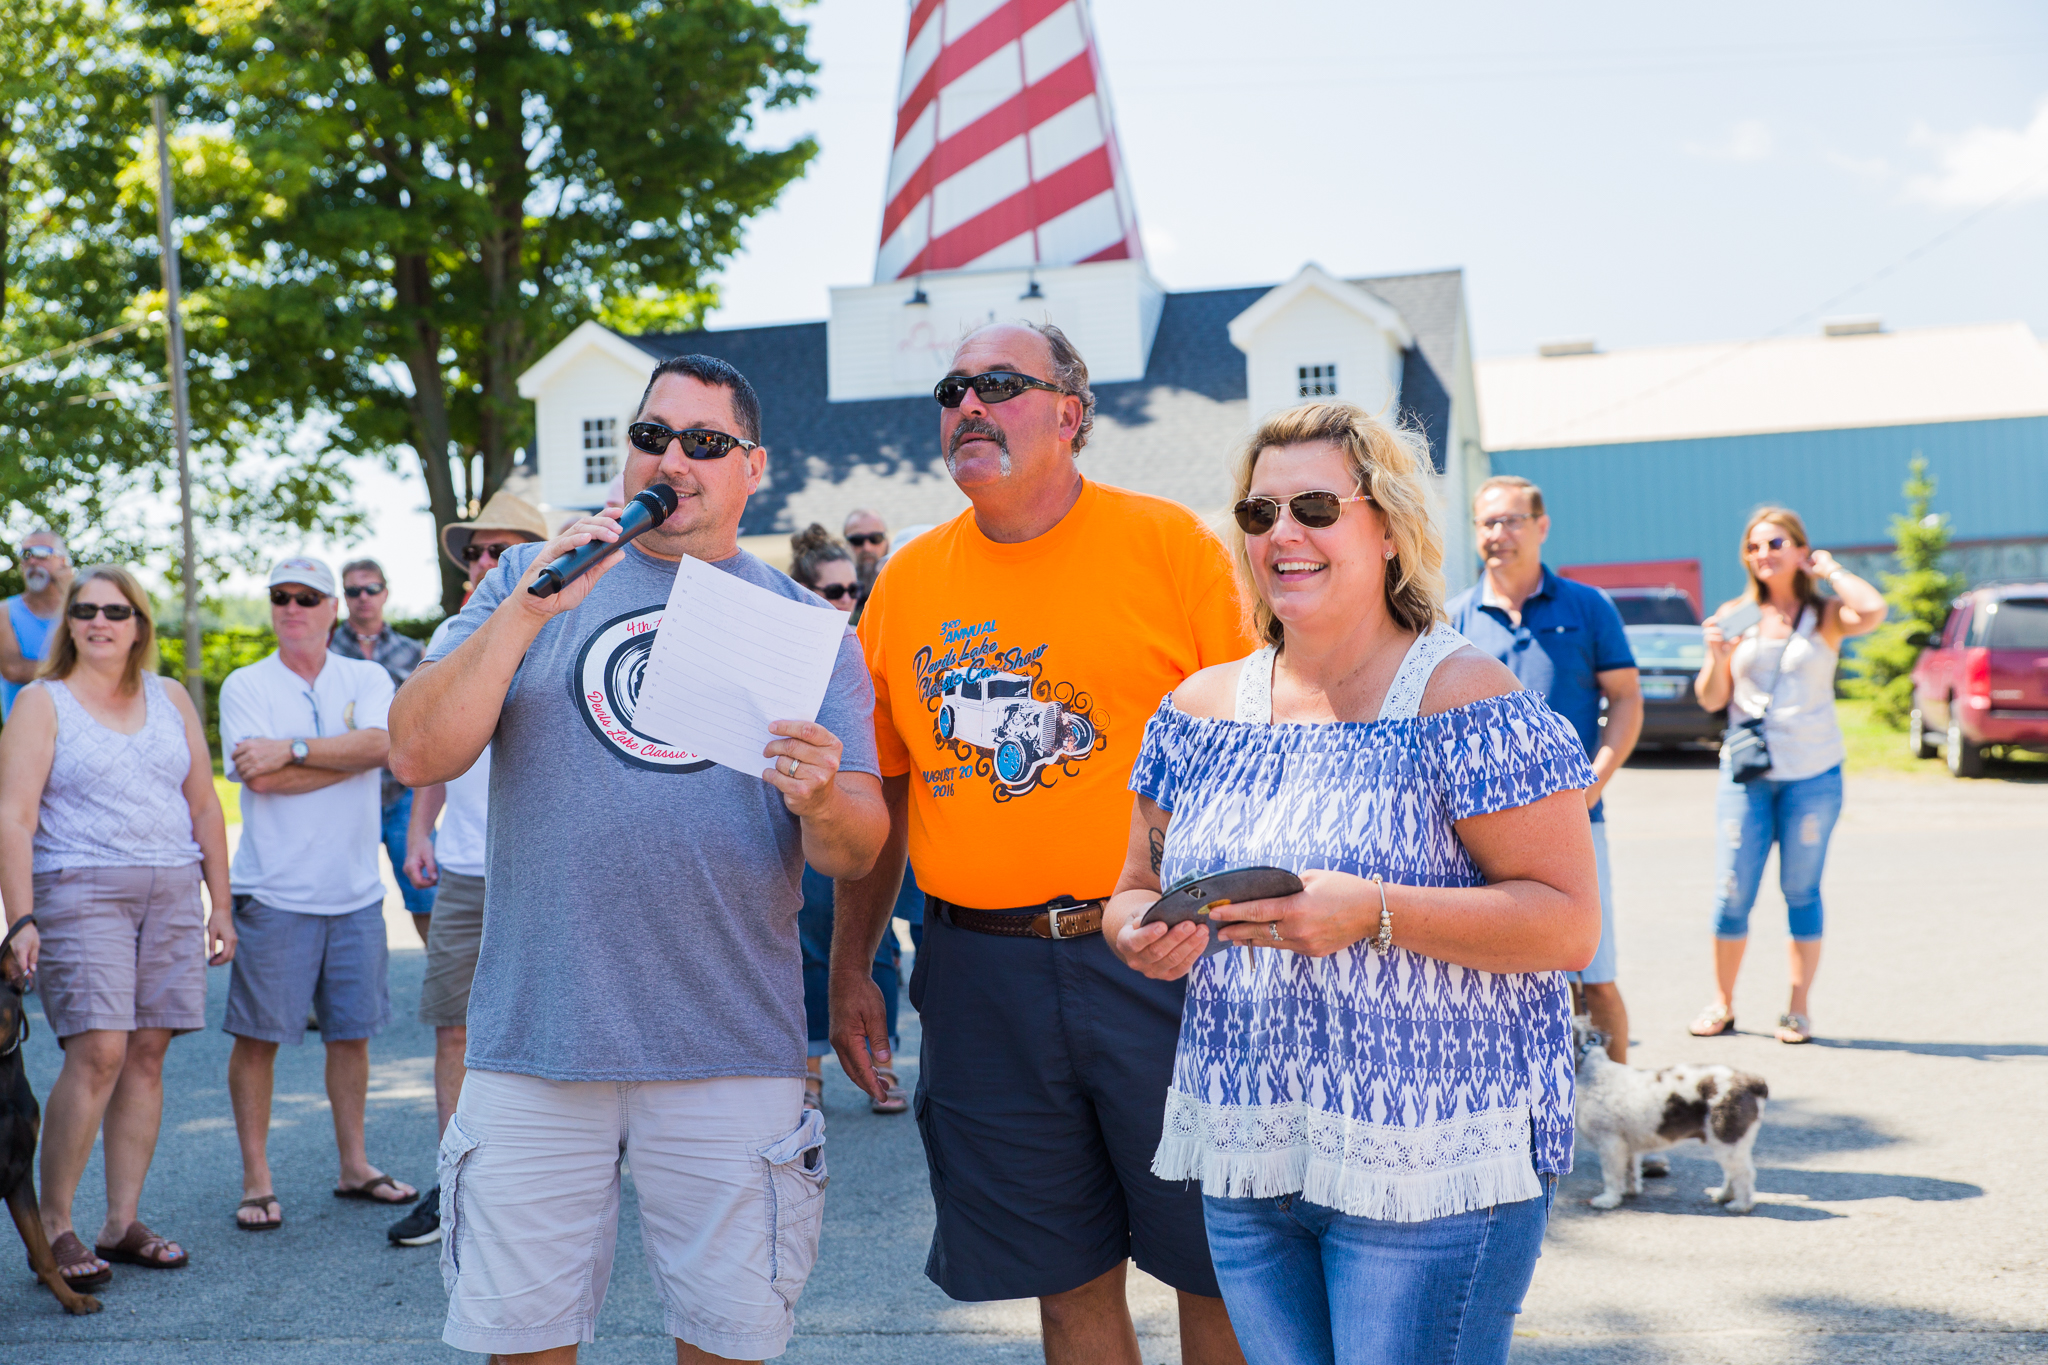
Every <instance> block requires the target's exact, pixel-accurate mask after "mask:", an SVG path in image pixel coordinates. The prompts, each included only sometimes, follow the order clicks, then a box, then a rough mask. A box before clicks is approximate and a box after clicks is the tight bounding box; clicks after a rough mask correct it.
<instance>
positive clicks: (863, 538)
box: [846, 531, 889, 550]
mask: <svg viewBox="0 0 2048 1365" xmlns="http://www.w3.org/2000/svg"><path fill="white" fill-rule="evenodd" d="M888 538H889V533H888V532H887V531H866V532H863V533H862V534H860V535H857V536H848V537H847V538H846V543H847V544H848V545H851V546H852V547H853V548H854V549H856V550H858V549H859V548H860V547H861V546H863V545H880V544H881V543H882V542H883V541H885V540H887V539H888Z"/></svg>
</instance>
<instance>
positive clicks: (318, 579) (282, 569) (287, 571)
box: [270, 555, 334, 597]
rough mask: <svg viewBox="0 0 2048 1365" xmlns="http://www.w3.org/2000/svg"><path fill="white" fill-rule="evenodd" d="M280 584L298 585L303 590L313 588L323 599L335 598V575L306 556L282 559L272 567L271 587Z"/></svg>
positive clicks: (315, 560) (317, 561) (318, 562)
mask: <svg viewBox="0 0 2048 1365" xmlns="http://www.w3.org/2000/svg"><path fill="white" fill-rule="evenodd" d="M280 583H296V584H298V585H299V586H300V587H302V588H311V589H312V590H313V591H314V592H317V593H319V594H320V595H321V596H322V597H332V596H334V574H333V573H332V572H331V571H330V570H329V569H328V567H327V566H326V565H325V564H322V563H321V562H320V561H319V560H317V559H309V558H307V557H306V556H305V555H293V556H291V557H290V558H289V559H280V560H278V561H277V563H275V564H273V565H271V566H270V586H271V587H273V588H274V587H276V586H278V585H279V584H280Z"/></svg>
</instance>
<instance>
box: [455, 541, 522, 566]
mask: <svg viewBox="0 0 2048 1365" xmlns="http://www.w3.org/2000/svg"><path fill="white" fill-rule="evenodd" d="M511 548H512V547H511V546H510V545H479V544H477V543H476V542H475V541H473V540H472V541H471V542H469V544H467V545H465V546H463V547H462V562H463V563H465V564H474V563H476V562H477V561H478V560H479V559H482V558H483V557H484V556H485V555H489V556H490V557H491V558H493V559H496V558H498V557H499V556H500V555H502V554H504V553H505V551H507V550H509V549H511Z"/></svg>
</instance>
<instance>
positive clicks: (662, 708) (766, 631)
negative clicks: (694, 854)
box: [633, 555, 847, 777]
mask: <svg viewBox="0 0 2048 1365" xmlns="http://www.w3.org/2000/svg"><path fill="white" fill-rule="evenodd" d="M846 622H847V616H846V613H844V612H842V611H836V610H834V609H833V608H831V607H816V606H812V605H810V604H809V603H806V602H797V601H793V600H792V599H790V598H787V597H784V596H782V595H781V594H780V593H775V592H770V591H769V590H768V589H766V588H759V587H756V586H754V585H753V584H752V583H748V582H746V581H744V580H742V579H741V578H739V577H738V576H736V575H734V574H729V573H726V572H725V571H724V570H723V569H715V568H713V567H711V565H709V564H706V563H705V562H704V561H703V560H701V559H692V558H690V557H689V556H687V555H685V556H684V557H683V561H682V563H681V564H680V565H679V566H678V567H677V569H676V581H675V586H674V587H673V588H671V589H669V594H668V606H667V607H666V608H665V609H664V610H663V611H662V615H661V626H660V627H659V628H658V629H657V630H656V631H655V632H654V645H653V648H652V649H651V650H650V651H649V653H648V656H647V673H646V675H645V676H644V677H643V678H642V679H641V680H640V696H639V700H638V702H637V704H636V705H635V708H634V711H633V728H634V729H636V730H638V731H640V732H641V733H643V734H646V735H651V736H652V737H654V738H655V739H658V740H660V741H661V742H662V743H664V744H672V745H674V746H676V747H677V748H679V749H684V750H687V751H689V752H691V753H694V754H696V755H698V756H699V757H701V758H708V759H710V760H711V761H712V762H713V763H717V764H719V765H721V766H723V767H727V768H731V769H734V770H735V771H737V772H743V773H745V774H747V775H748V776H749V777H759V776H760V775H761V774H762V773H763V772H764V771H766V770H767V768H768V766H769V762H770V760H769V758H768V757H767V755H766V754H764V753H763V752H762V750H764V749H766V748H767V747H768V744H769V742H770V741H772V740H774V739H776V738H778V736H776V735H774V734H771V733H770V732H769V729H768V722H769V721H771V720H816V719H817V718H818V708H819V707H821V706H823V705H824V703H825V689H826V688H827V687H828V686H829V685H830V684H831V682H832V668H833V665H834V664H836V663H837V662H838V660H839V645H840V641H842V640H843V639H844V638H845V636H846Z"/></svg>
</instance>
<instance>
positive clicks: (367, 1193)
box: [334, 1175, 420, 1204]
mask: <svg viewBox="0 0 2048 1365" xmlns="http://www.w3.org/2000/svg"><path fill="white" fill-rule="evenodd" d="M398 1184H399V1182H397V1181H396V1180H393V1179H392V1178H391V1177H390V1176H388V1175H374V1176H371V1177H370V1178H369V1179H368V1180H365V1181H364V1182H363V1183H362V1184H360V1185H343V1186H341V1187H340V1188H339V1189H337V1190H336V1191H335V1192H334V1197H335V1198H336V1199H364V1200H368V1201H369V1202H370V1203H372V1204H410V1203H411V1202H412V1201H413V1200H415V1199H417V1198H419V1197H420V1192H419V1191H418V1190H414V1191H413V1192H412V1193H410V1194H406V1195H401V1196H400V1197H399V1198H397V1199H380V1198H379V1197H378V1195H377V1191H379V1190H381V1189H384V1188H385V1187H387V1186H388V1187H390V1188H391V1189H394V1190H395V1189H397V1188H398Z"/></svg>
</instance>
